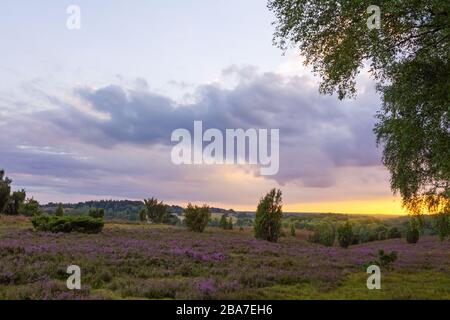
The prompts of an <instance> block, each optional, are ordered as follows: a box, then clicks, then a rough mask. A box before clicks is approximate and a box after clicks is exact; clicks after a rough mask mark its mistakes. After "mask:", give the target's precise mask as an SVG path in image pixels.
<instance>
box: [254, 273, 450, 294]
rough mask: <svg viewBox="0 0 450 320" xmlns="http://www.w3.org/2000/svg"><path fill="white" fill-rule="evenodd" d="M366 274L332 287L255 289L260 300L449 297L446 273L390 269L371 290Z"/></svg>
mask: <svg viewBox="0 0 450 320" xmlns="http://www.w3.org/2000/svg"><path fill="white" fill-rule="evenodd" d="M367 276H368V275H367V274H366V273H364V272H359V273H353V274H351V275H349V276H347V277H346V278H345V279H344V280H343V281H342V282H341V283H340V284H339V285H337V286H336V287H335V288H332V289H329V290H320V286H314V285H311V284H307V283H306V284H305V283H304V284H299V285H293V286H280V285H275V286H272V287H268V288H263V289H261V290H257V291H255V292H254V294H255V295H258V296H259V297H260V298H261V299H275V300H277V299H288V300H305V299H306V300H317V299H320V300H330V299H331V300H373V299H375V300H384V299H390V300H391V299H394V300H409V299H416V300H417V299H419V300H427V299H434V300H437V299H445V300H448V299H450V275H449V274H448V273H444V272H429V271H419V272H411V273H406V272H400V271H396V272H389V273H387V274H385V275H384V276H382V283H381V289H380V290H376V289H374V290H368V289H367V287H366V285H365V283H366V280H367Z"/></svg>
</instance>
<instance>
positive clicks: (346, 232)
mask: <svg viewBox="0 0 450 320" xmlns="http://www.w3.org/2000/svg"><path fill="white" fill-rule="evenodd" d="M337 234H338V242H339V245H340V246H341V247H342V248H348V246H349V245H351V244H352V242H353V231H352V226H351V224H350V222H348V221H347V222H346V223H344V224H342V225H340V226H339V227H338V229H337Z"/></svg>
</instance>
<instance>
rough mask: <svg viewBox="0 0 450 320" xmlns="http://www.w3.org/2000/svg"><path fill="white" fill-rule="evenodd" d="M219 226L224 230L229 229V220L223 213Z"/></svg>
mask: <svg viewBox="0 0 450 320" xmlns="http://www.w3.org/2000/svg"><path fill="white" fill-rule="evenodd" d="M219 226H220V227H221V228H222V229H224V230H226V229H228V222H227V216H226V215H224V214H223V215H222V217H220V222H219Z"/></svg>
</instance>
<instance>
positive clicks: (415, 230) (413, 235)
mask: <svg viewBox="0 0 450 320" xmlns="http://www.w3.org/2000/svg"><path fill="white" fill-rule="evenodd" d="M419 238H420V232H419V225H418V222H417V220H416V219H415V218H414V217H412V218H411V220H410V222H409V225H408V229H407V230H406V241H407V242H408V243H417V241H419Z"/></svg>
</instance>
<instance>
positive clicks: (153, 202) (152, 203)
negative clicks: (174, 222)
mask: <svg viewBox="0 0 450 320" xmlns="http://www.w3.org/2000/svg"><path fill="white" fill-rule="evenodd" d="M144 204H145V209H146V211H145V213H146V215H147V217H148V219H149V220H150V221H151V222H153V223H162V222H163V220H164V217H165V216H166V215H167V214H168V212H167V206H166V205H165V204H164V203H163V202H162V201H158V199H155V198H151V199H144Z"/></svg>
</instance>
